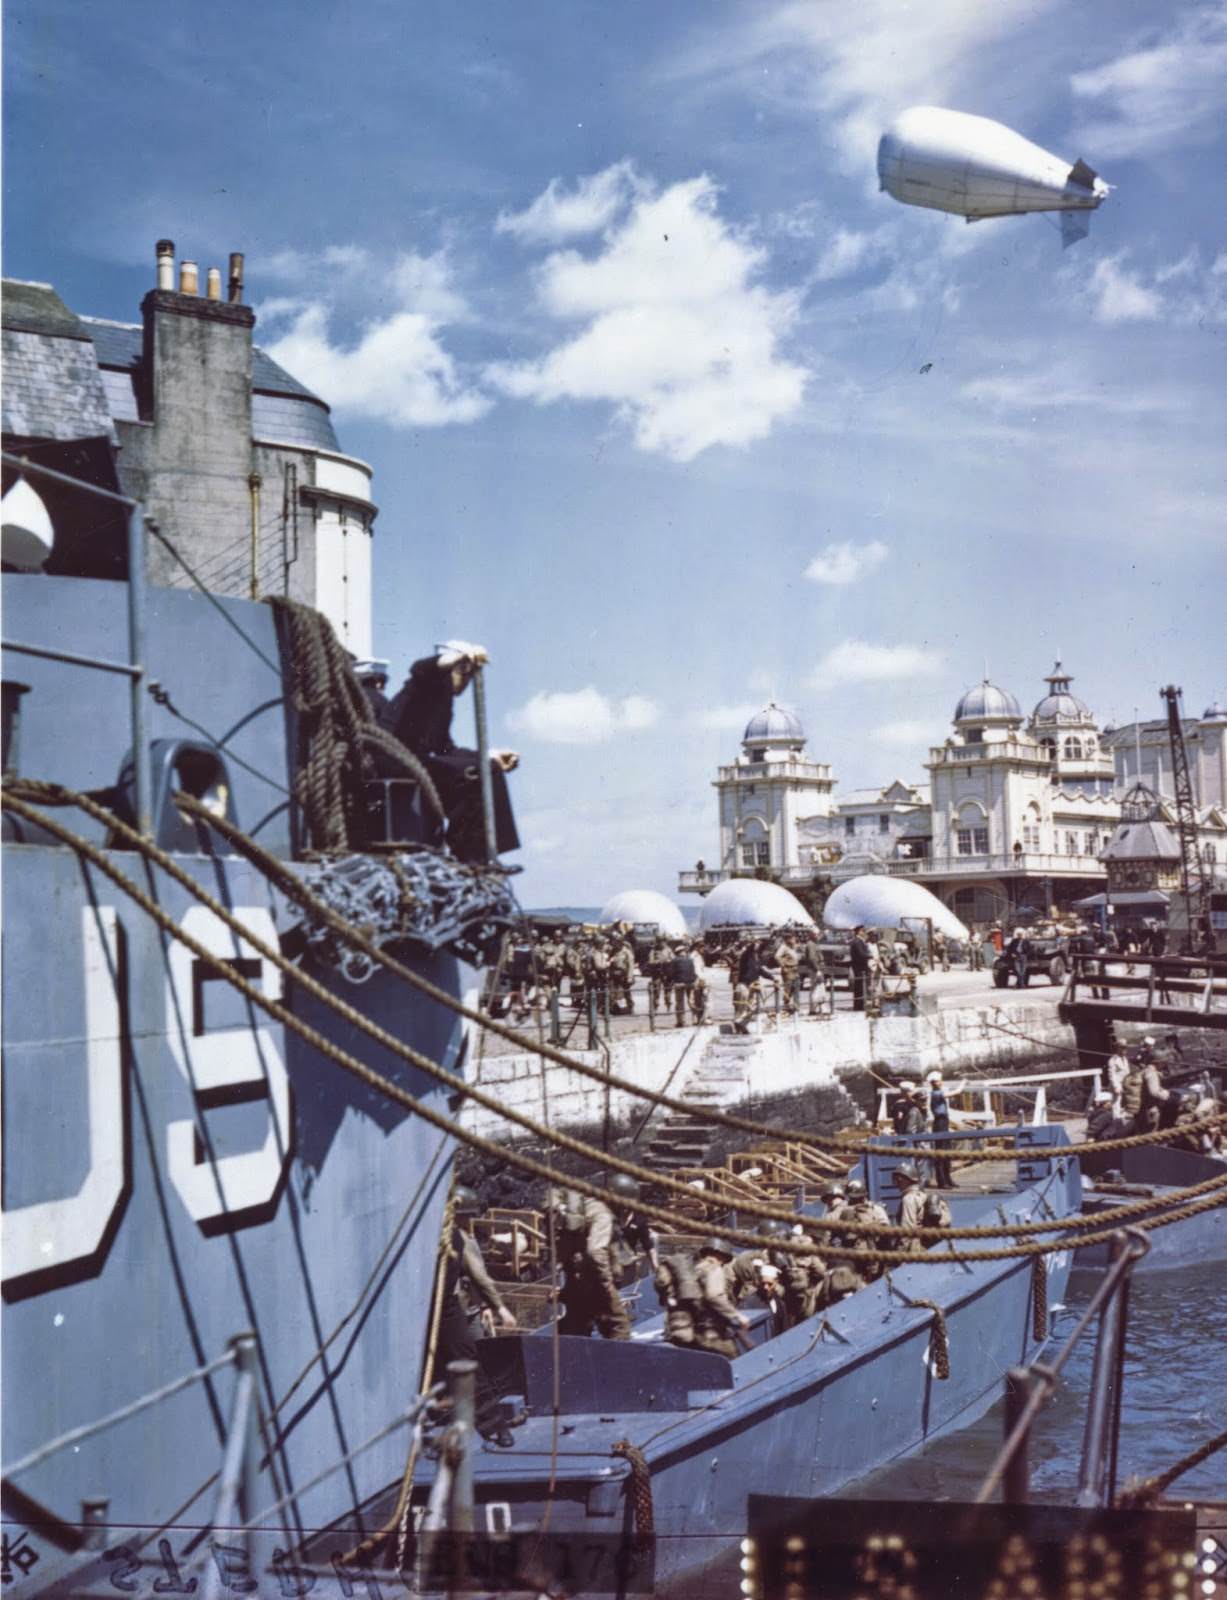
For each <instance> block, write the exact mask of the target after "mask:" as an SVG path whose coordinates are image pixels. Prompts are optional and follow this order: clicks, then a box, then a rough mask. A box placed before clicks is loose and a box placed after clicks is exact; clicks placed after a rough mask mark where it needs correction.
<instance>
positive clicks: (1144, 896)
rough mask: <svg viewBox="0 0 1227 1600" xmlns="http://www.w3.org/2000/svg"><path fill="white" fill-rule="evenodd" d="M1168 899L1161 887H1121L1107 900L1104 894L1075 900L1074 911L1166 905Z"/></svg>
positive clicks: (1168, 901)
mask: <svg viewBox="0 0 1227 1600" xmlns="http://www.w3.org/2000/svg"><path fill="white" fill-rule="evenodd" d="M1170 903H1171V902H1170V900H1169V898H1168V896H1167V895H1165V894H1164V893H1163V890H1162V889H1122V890H1121V892H1120V893H1119V894H1114V895H1113V896H1112V897H1111V900H1109V898H1108V896H1107V895H1106V894H1091V895H1088V896H1087V897H1086V899H1085V900H1075V901H1074V910H1075V911H1098V910H1099V909H1100V908H1101V907H1103V906H1106V905H1109V904H1110V905H1114V906H1168V905H1170Z"/></svg>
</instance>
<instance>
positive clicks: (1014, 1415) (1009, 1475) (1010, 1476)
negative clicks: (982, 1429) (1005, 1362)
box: [1001, 1367, 1031, 1506]
mask: <svg viewBox="0 0 1227 1600" xmlns="http://www.w3.org/2000/svg"><path fill="white" fill-rule="evenodd" d="M1030 1396H1031V1373H1030V1371H1029V1370H1028V1369H1027V1368H1026V1367H1011V1368H1010V1370H1009V1372H1008V1373H1006V1385H1005V1437H1006V1438H1007V1439H1008V1438H1009V1437H1010V1436H1011V1434H1012V1433H1013V1432H1014V1429H1015V1428H1016V1427H1017V1426H1018V1419H1019V1418H1020V1417H1021V1416H1022V1414H1023V1410H1024V1408H1025V1407H1026V1404H1027V1401H1028V1399H1030ZM1029 1443H1030V1439H1029V1438H1028V1437H1026V1436H1024V1438H1023V1439H1022V1440H1021V1441H1020V1442H1019V1446H1018V1449H1017V1450H1015V1452H1014V1454H1013V1455H1012V1456H1011V1457H1010V1461H1009V1465H1008V1466H1007V1467H1006V1469H1005V1477H1004V1478H1003V1480H1002V1485H1001V1498H1002V1500H1003V1501H1004V1502H1005V1504H1006V1505H1015V1506H1025V1505H1026V1504H1027V1502H1028V1500H1029V1499H1030V1498H1031V1483H1030V1477H1031V1474H1030V1469H1029V1467H1028V1464H1027V1446H1028V1444H1029Z"/></svg>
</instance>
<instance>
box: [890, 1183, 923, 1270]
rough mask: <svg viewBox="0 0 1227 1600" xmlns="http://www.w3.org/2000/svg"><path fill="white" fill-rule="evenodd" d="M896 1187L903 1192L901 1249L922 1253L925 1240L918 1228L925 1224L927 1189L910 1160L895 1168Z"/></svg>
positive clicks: (900, 1216)
mask: <svg viewBox="0 0 1227 1600" xmlns="http://www.w3.org/2000/svg"><path fill="white" fill-rule="evenodd" d="M895 1187H896V1188H897V1189H899V1190H901V1191H902V1194H903V1198H902V1200H900V1202H899V1226H900V1228H901V1229H902V1230H903V1241H902V1243H901V1245H900V1249H902V1250H910V1251H912V1252H913V1254H915V1255H920V1254H921V1253H922V1252H923V1250H924V1248H925V1247H924V1243H923V1241H922V1240H921V1239H920V1238H918V1237H917V1234H916V1229H917V1228H921V1227H923V1226H924V1215H925V1190H924V1184H923V1183H921V1181H920V1173H919V1172H918V1171H917V1170H916V1168H915V1167H914V1166H912V1164H911V1162H910V1161H907V1162H904V1164H903V1165H902V1166H901V1167H896V1168H895Z"/></svg>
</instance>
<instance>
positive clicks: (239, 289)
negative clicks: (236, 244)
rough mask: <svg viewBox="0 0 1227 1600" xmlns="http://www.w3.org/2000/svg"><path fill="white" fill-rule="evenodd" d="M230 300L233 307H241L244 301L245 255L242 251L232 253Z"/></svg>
mask: <svg viewBox="0 0 1227 1600" xmlns="http://www.w3.org/2000/svg"><path fill="white" fill-rule="evenodd" d="M229 300H230V304H231V305H232V306H237V305H241V304H242V301H243V253H242V251H241V250H232V251H231V252H230V284H229Z"/></svg>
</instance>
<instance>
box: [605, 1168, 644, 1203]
mask: <svg viewBox="0 0 1227 1600" xmlns="http://www.w3.org/2000/svg"><path fill="white" fill-rule="evenodd" d="M609 1192H610V1194H612V1195H616V1196H617V1197H618V1199H619V1200H638V1198H639V1185H638V1184H637V1183H636V1182H635V1180H634V1178H632V1177H631V1175H630V1173H629V1172H614V1173H611V1174H610V1178H609Z"/></svg>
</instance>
